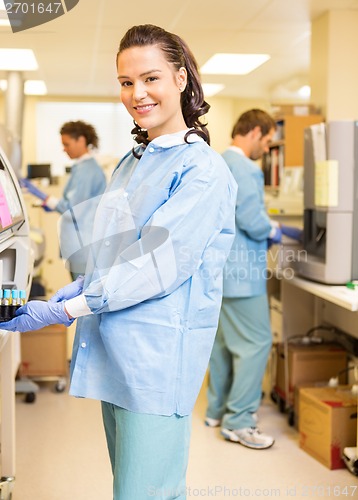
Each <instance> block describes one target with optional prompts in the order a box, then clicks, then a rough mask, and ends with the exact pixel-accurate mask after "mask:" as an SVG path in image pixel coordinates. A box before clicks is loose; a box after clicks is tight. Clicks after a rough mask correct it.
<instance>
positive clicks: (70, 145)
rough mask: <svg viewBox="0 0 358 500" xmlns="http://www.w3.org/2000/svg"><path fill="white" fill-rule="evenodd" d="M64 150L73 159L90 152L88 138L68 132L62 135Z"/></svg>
mask: <svg viewBox="0 0 358 500" xmlns="http://www.w3.org/2000/svg"><path fill="white" fill-rule="evenodd" d="M61 140H62V145H63V150H64V151H65V153H67V154H68V156H69V157H70V158H71V159H75V158H80V156H82V155H84V154H85V153H87V152H88V148H87V144H86V139H85V137H84V136H83V135H81V136H80V137H79V138H78V139H76V138H74V137H71V136H70V135H67V134H62V135H61Z"/></svg>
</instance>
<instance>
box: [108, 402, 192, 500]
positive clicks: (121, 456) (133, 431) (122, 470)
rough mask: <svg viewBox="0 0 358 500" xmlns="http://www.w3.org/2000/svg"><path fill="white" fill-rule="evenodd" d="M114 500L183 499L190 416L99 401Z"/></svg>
mask: <svg viewBox="0 0 358 500" xmlns="http://www.w3.org/2000/svg"><path fill="white" fill-rule="evenodd" d="M102 415H103V422H104V427H105V431H106V438H107V445H108V451H109V456H110V459H111V464H112V472H113V499H114V500H148V499H152V500H174V499H175V500H185V499H186V481H185V478H186V469H187V465H188V458H189V443H190V433H191V416H186V417H179V416H177V415H172V416H170V417H165V416H161V415H147V414H142V413H133V412H130V411H128V410H125V409H123V408H119V407H118V406H115V405H113V404H110V403H104V402H102Z"/></svg>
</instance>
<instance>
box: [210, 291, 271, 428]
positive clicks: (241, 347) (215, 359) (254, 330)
mask: <svg viewBox="0 0 358 500" xmlns="http://www.w3.org/2000/svg"><path fill="white" fill-rule="evenodd" d="M271 345H272V334H271V327H270V315H269V306H268V300H267V295H266V294H265V295H259V296H255V297H248V298H246V297H242V298H241V297H240V298H224V299H223V302H222V306H221V312H220V319H219V327H218V331H217V334H216V337H215V342H214V347H213V350H212V353H211V358H210V363H209V388H208V409H207V413H206V415H207V416H208V417H210V418H215V419H219V420H221V426H222V427H224V428H226V429H230V430H235V429H243V428H245V427H255V426H256V422H255V419H254V417H253V413H256V411H257V410H258V408H259V406H260V402H261V394H262V379H263V376H264V373H265V369H266V364H267V359H268V356H269V353H270V350H271Z"/></svg>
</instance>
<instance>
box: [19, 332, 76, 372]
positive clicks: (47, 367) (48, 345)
mask: <svg viewBox="0 0 358 500" xmlns="http://www.w3.org/2000/svg"><path fill="white" fill-rule="evenodd" d="M66 336H67V328H66V327H65V326H64V325H50V326H46V327H45V328H41V329H40V330H34V331H32V332H25V333H22V334H21V366H20V376H26V377H49V376H51V377H52V376H56V377H58V376H59V377H60V376H66V375H67V372H68V362H67V339H66Z"/></svg>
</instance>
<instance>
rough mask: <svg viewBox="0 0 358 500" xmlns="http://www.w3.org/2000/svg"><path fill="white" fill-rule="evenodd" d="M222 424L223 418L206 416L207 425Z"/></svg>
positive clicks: (215, 425)
mask: <svg viewBox="0 0 358 500" xmlns="http://www.w3.org/2000/svg"><path fill="white" fill-rule="evenodd" d="M220 424H221V420H219V419H217V418H210V417H206V418H205V425H207V426H208V427H219V425H220Z"/></svg>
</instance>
